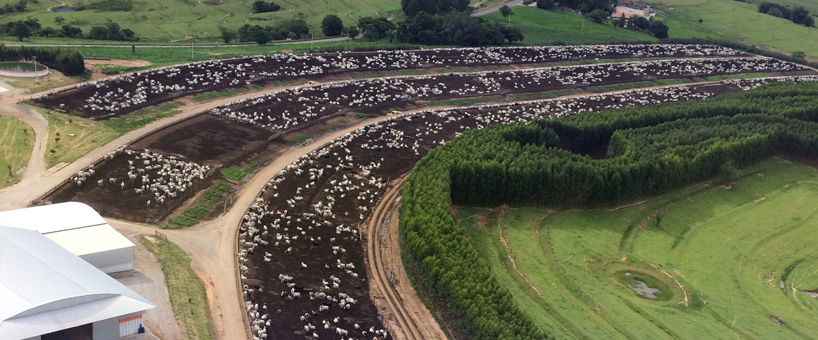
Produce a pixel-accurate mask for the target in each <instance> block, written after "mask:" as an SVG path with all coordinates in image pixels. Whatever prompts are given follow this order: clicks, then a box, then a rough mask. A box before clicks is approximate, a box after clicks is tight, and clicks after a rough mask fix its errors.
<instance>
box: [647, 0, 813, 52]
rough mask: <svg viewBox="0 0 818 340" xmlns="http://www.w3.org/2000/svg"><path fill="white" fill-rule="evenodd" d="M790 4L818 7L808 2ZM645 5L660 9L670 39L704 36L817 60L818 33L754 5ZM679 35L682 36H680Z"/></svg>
mask: <svg viewBox="0 0 818 340" xmlns="http://www.w3.org/2000/svg"><path fill="white" fill-rule="evenodd" d="M788 1H789V2H792V3H804V4H806V3H808V2H811V3H813V4H816V2H814V1H808V0H788ZM646 2H649V3H654V4H655V5H656V7H657V8H659V9H660V13H659V16H660V17H663V18H664V19H666V20H667V23H668V26H669V27H670V31H669V33H670V36H671V37H681V38H684V37H688V36H686V35H688V34H692V33H693V32H698V34H703V36H711V37H718V36H723V37H725V38H727V39H730V40H736V41H740V42H743V43H745V44H749V45H756V46H759V47H764V48H768V49H773V50H776V51H779V52H783V53H787V54H789V53H792V52H795V51H803V52H805V53H806V54H807V56H810V57H813V58H818V29H816V28H808V27H804V26H801V25H797V24H794V23H792V22H791V21H789V20H785V19H781V18H776V17H773V16H770V15H766V14H763V13H759V12H758V6H757V5H756V4H754V3H744V2H738V1H733V0H709V1H701V0H647V1H646ZM773 2H776V1H773ZM699 19H702V20H703V22H702V23H701V24H699V22H698V20H699ZM706 31H710V32H712V33H707V32H706ZM680 32H683V33H681V35H680ZM694 36H695V35H694Z"/></svg>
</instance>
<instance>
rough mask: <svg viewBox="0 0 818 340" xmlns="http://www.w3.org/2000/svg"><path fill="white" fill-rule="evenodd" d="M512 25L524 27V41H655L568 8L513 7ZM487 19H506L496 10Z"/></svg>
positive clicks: (534, 43) (526, 42)
mask: <svg viewBox="0 0 818 340" xmlns="http://www.w3.org/2000/svg"><path fill="white" fill-rule="evenodd" d="M512 12H513V13H514V15H512V17H511V26H514V27H517V28H519V29H520V30H522V31H523V36H524V37H525V39H524V40H523V44H525V45H544V44H549V43H552V42H554V41H558V40H559V41H563V42H565V43H566V44H601V43H609V42H622V41H655V40H656V38H654V37H652V36H650V35H648V34H645V33H639V32H634V31H631V30H627V29H622V28H615V27H613V25H611V24H610V22H605V23H602V24H597V23H595V22H593V21H590V20H588V19H585V18H583V17H582V16H580V15H579V14H576V13H574V12H571V11H567V10H559V9H558V10H554V11H544V10H541V9H538V8H535V7H523V6H520V7H513V8H512ZM483 19H485V20H488V21H499V22H502V23H507V22H508V21H507V19H506V18H503V16H502V15H500V13H499V12H496V13H491V14H487V15H485V16H483Z"/></svg>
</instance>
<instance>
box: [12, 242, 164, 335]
mask: <svg viewBox="0 0 818 340" xmlns="http://www.w3.org/2000/svg"><path fill="white" fill-rule="evenodd" d="M0 301H2V303H0V339H40V338H41V336H44V335H50V336H51V337H55V338H61V337H65V336H67V334H77V333H80V334H82V335H81V336H83V337H84V338H88V337H90V338H93V339H115V338H119V337H122V336H125V335H130V334H134V333H137V332H138V331H139V329H140V327H141V326H142V325H141V317H142V315H143V314H144V313H145V311H146V310H148V309H151V308H155V307H156V306H155V305H153V304H152V303H151V302H149V301H148V300H146V299H145V298H143V297H141V296H139V294H136V293H135V292H133V291H132V290H130V289H128V288H127V287H125V286H124V285H122V284H121V283H119V282H117V281H116V280H114V279H113V278H111V277H110V276H108V275H106V274H104V273H103V272H101V271H100V270H99V269H97V268H95V267H94V266H92V265H91V264H89V263H88V262H85V261H83V260H82V259H80V258H79V257H77V256H76V255H74V254H72V253H71V252H69V251H68V250H66V249H64V248H63V247H61V246H60V245H58V244H57V243H55V242H54V241H52V240H49V239H48V238H47V237H46V236H44V235H43V234H40V233H39V232H36V231H33V230H26V229H20V228H12V227H1V226H0ZM61 332H64V333H61ZM53 333H57V334H53Z"/></svg>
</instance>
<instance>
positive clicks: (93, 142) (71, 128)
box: [31, 102, 184, 168]
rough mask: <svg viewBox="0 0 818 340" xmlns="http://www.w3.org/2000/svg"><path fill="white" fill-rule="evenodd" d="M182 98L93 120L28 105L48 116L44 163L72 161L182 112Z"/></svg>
mask: <svg viewBox="0 0 818 340" xmlns="http://www.w3.org/2000/svg"><path fill="white" fill-rule="evenodd" d="M182 105H184V103H182V102H171V103H167V104H164V105H162V106H159V107H151V108H144V109H141V110H137V111H136V112H134V113H131V114H128V115H126V116H122V117H116V118H111V119H108V120H102V121H95V120H90V119H85V118H82V117H77V116H73V115H68V114H64V113H59V112H55V111H52V110H48V109H44V108H41V107H36V106H31V108H33V109H35V110H37V111H40V113H42V114H43V116H44V117H45V118H46V119H48V135H49V136H48V143H46V156H45V158H46V166H47V167H49V168H50V167H52V166H54V165H57V164H58V163H63V162H64V163H71V162H73V161H74V160H76V159H77V158H80V157H81V156H82V155H85V154H86V153H88V152H90V151H91V150H94V149H96V148H98V147H100V146H102V145H105V144H106V143H108V142H110V141H112V140H114V139H116V138H117V137H119V136H122V135H124V134H125V133H127V132H129V131H133V130H136V129H138V128H141V127H143V126H145V125H147V124H149V123H151V122H153V121H156V120H158V119H161V118H165V117H170V116H173V115H176V114H178V113H181V112H182V111H181V110H178V108H179V107H180V106H182Z"/></svg>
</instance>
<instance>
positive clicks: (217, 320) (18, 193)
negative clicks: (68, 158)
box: [0, 81, 717, 339]
mask: <svg viewBox="0 0 818 340" xmlns="http://www.w3.org/2000/svg"><path fill="white" fill-rule="evenodd" d="M327 83H329V82H327ZM703 83H717V81H712V82H703ZM703 83H689V84H686V85H698V84H703ZM297 86H304V85H300V84H299V85H293V86H283V87H277V88H269V89H265V92H272V91H277V90H281V89H285V88H291V87H297ZM670 86H675V85H668V86H654V87H652V88H662V87H670ZM613 92H627V91H612V93H613ZM258 94H259V92H249V93H245V94H242V95H240V96H236V97H231V98H223V99H219V100H215V101H210V102H206V103H200V104H199V103H197V104H193V105H189V106H186V107H184V111H183V113H181V114H179V115H176V116H174V117H171V118H166V119H163V120H160V121H156V122H154V123H151V124H149V125H148V126H146V127H144V128H141V129H139V130H135V131H132V132H130V133H128V134H126V135H123V136H122V137H120V138H118V139H116V140H114V141H112V142H110V143H108V144H106V145H104V146H102V147H99V148H97V149H95V150H93V151H92V152H90V153H88V154H86V155H84V156H82V157H80V158H79V159H77V160H76V161H74V162H73V163H71V164H69V165H67V166H65V167H63V168H62V169H59V170H58V171H56V172H54V173H53V174H48V173H47V172H46V171H40V172H39V173H38V174H34V175H32V176H31V177H29V178H27V179H25V180H23V181H21V182H20V183H18V184H17V185H15V186H12V187H8V188H5V189H2V190H0V210H6V209H12V208H20V207H25V206H27V205H28V204H29V203H30V202H31V201H32V200H34V199H36V198H38V197H40V196H41V195H42V194H43V193H45V192H47V191H48V190H50V189H52V188H53V187H55V186H56V185H58V184H59V183H60V182H61V181H62V180H64V179H65V178H67V177H68V176H70V175H71V174H73V173H74V172H76V171H77V170H79V169H82V168H83V167H85V166H86V165H87V164H90V163H92V162H94V161H96V160H97V159H99V158H101V157H102V156H103V155H105V154H106V153H108V152H110V151H112V150H114V149H116V148H118V147H119V146H121V145H123V144H126V143H129V142H130V141H132V140H133V139H135V138H136V137H139V136H140V135H142V134H145V133H148V132H151V131H154V130H157V129H159V128H162V127H164V126H166V125H169V124H172V123H174V122H176V121H178V120H180V119H184V118H186V117H188V116H190V115H194V114H196V113H198V112H201V111H204V110H206V109H208V108H212V107H215V106H217V105H221V104H225V103H228V102H231V101H234V100H237V99H240V98H246V97H251V96H255V95H258ZM603 94H605V93H592V94H586V93H583V94H578V95H572V96H566V97H580V96H587V95H603ZM533 101H539V100H531V101H520V103H525V102H533ZM442 108H447V107H426V108H421V109H416V110H410V111H405V112H403V113H402V114H409V113H414V112H418V111H426V110H433V109H442ZM32 111H33V110H32ZM34 113H36V111H35V112H34ZM36 115H37V116H40V115H39V114H36ZM40 117H41V118H42V116H40ZM390 118H392V116H381V117H377V118H373V119H369V120H365V121H360V122H358V123H357V124H355V125H353V126H349V127H347V128H345V129H342V130H339V131H335V132H332V133H329V134H327V135H324V136H322V137H320V138H319V139H318V140H316V141H315V142H313V143H311V144H308V145H306V146H302V147H299V148H294V149H290V150H287V151H286V152H284V153H283V154H281V155H279V156H278V158H276V159H275V160H274V161H273V162H272V163H271V164H269V165H267V166H265V167H264V168H262V169H261V170H260V171H259V172H258V173H257V174H255V175H254V176H253V177H252V178H251V179H250V180H249V181H248V182H247V183H246V184H245V185H244V186H243V187H242V188H241V189H240V191H239V192H238V193H237V194H236V197H235V199H234V203H233V205H232V206H231V208H230V210H228V211H227V212H226V213H225V214H224V215H222V216H220V217H218V218H217V219H215V220H213V221H209V222H203V223H201V224H199V225H197V226H194V227H192V228H189V229H182V230H166V231H163V233H165V234H167V235H168V237H169V238H170V240H171V241H173V242H175V243H177V244H178V245H179V246H180V247H181V248H182V249H184V250H185V252H186V253H187V254H188V255H189V257H190V258H191V261H192V265H193V267H194V269H196V271H197V272H198V273H199V274H200V277H201V278H202V280H203V282H204V284H205V288H206V289H207V295H208V305H209V306H210V309H211V320H212V323H213V327H214V336H215V337H216V338H219V339H243V338H247V337H248V335H249V334H248V327H247V325H248V322H247V321H246V320H245V316H246V314H245V311H244V309H243V308H242V300H241V293H240V291H241V290H240V287H239V282H238V280H237V277H238V273H237V271H236V267H237V266H236V257H237V249H236V246H237V244H236V242H237V231H238V227H239V224H240V222H241V220H242V217H243V216H244V214H245V212H246V211H247V207H249V206H250V205H251V204H252V202H253V200H254V199H255V198H256V197H257V195H258V193H259V192H260V191H261V190H263V189H264V187H265V185H266V183H267V181H268V180H269V179H271V178H273V177H274V176H275V175H276V174H277V173H278V172H279V171H280V170H281V169H283V168H284V167H286V166H288V165H290V164H291V163H292V162H294V161H295V160H297V159H298V158H299V157H301V156H302V155H304V154H307V153H309V152H311V151H313V150H316V149H318V148H320V147H322V146H323V145H325V144H327V143H329V142H331V141H332V140H334V139H336V138H338V137H341V136H342V135H344V134H346V133H348V132H351V131H353V130H355V129H358V128H359V127H361V126H363V125H368V124H374V123H377V122H381V121H384V120H387V119H390ZM38 139H39V137H38ZM45 139H47V138H45ZM395 192H397V189H395ZM393 201H394V200H389V199H384V200H382V203H381V205H386V206H387V207H388V206H389V205H390V203H391V202H393ZM379 207H380V206H379ZM378 220H382V218H381V219H373V221H378ZM110 224H111V225H112V226H114V227H115V228H117V229H119V230H121V231H123V232H126V233H131V234H134V233H135V234H142V233H145V234H152V233H153V231H154V230H155V229H154V228H151V227H146V226H142V225H138V224H133V223H128V222H124V221H116V220H111V223H110ZM371 229H375V228H371ZM393 229H395V230H396V228H393ZM375 238H377V236H376V237H375ZM373 254H375V253H374V252H373ZM377 262H378V261H372V263H377ZM378 272H379V271H376V270H373V271H372V275H377V273H378ZM380 272H381V273H383V271H382V270H381V271H380ZM402 280H403V279H402ZM405 281H406V282H407V283H408V279H406V280H405ZM387 282H388V281H387ZM384 287H389V285H386V286H384ZM387 292H388V291H387ZM391 296H392V302H393V304H394V305H396V306H400V305H401V303H400V300H399V298H400V297H401V296H399V295H398V293H395V292H394V291H392V292H391ZM413 298H414V299H417V296H414V297H413ZM396 301H397V303H396ZM400 307H403V306H400ZM393 308H394V307H393ZM396 311H397V312H396V313H400V315H402V316H403V319H404V323H405V324H407V325H408V324H409V323H414V324H415V325H417V324H418V323H421V322H417V321H415V320H414V319H413V318H415V317H417V316H416V315H414V314H413V313H408V312H407V311H406V310H405V309H403V310H401V309H400V308H397V309H396ZM407 329H408V330H409V331H408V332H407V333H408V334H407V338H412V339H429V338H435V337H437V336H435V335H432V336H431V337H429V335H428V334H427V333H423V331H419V330H418V329H417V327H411V326H410V327H408V328H407ZM419 332H421V333H419Z"/></svg>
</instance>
